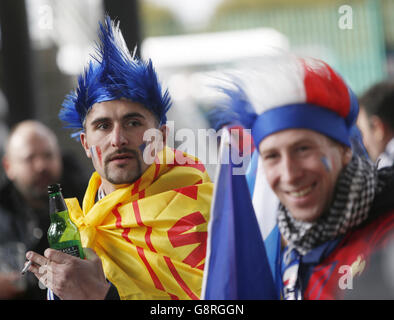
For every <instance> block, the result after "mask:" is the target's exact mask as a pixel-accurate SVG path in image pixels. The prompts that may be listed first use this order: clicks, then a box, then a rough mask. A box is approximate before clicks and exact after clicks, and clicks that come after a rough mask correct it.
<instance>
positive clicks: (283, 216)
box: [278, 156, 393, 255]
mask: <svg viewBox="0 0 394 320" xmlns="http://www.w3.org/2000/svg"><path fill="white" fill-rule="evenodd" d="M392 174H393V169H392V168H385V169H383V170H379V171H378V170H377V169H376V167H375V166H374V164H373V163H372V162H371V161H369V160H367V159H364V158H361V157H357V156H353V158H352V160H351V161H350V163H349V164H348V165H347V166H346V167H345V168H344V169H343V170H342V171H341V173H340V174H339V176H338V181H337V184H336V189H335V191H334V199H333V202H332V204H331V206H330V208H329V210H328V212H325V213H324V214H323V215H322V216H321V217H320V218H318V219H317V220H316V221H314V222H303V221H299V220H295V219H293V218H292V216H291V214H290V213H289V212H288V211H287V209H286V208H285V207H284V206H283V205H282V204H280V205H279V208H278V227H279V230H280V232H281V234H282V236H283V237H284V238H285V240H286V241H287V242H288V245H289V247H293V248H295V249H296V250H297V251H298V252H299V253H300V254H302V255H304V254H306V253H307V252H308V251H309V250H311V249H313V248H315V247H317V246H319V245H320V244H322V243H324V242H326V241H328V240H332V239H335V238H336V237H338V236H340V235H343V234H345V233H346V232H347V231H349V230H350V229H351V228H354V227H356V226H358V225H360V224H361V223H362V222H364V221H365V220H366V219H367V218H368V217H369V212H370V208H371V206H372V202H373V200H374V198H375V196H376V195H377V194H379V193H380V192H381V191H382V190H383V188H384V186H385V185H386V181H387V177H388V176H390V175H392Z"/></svg>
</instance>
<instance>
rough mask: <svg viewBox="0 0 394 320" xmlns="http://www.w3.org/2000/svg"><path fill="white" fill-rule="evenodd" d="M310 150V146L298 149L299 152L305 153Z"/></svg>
mask: <svg viewBox="0 0 394 320" xmlns="http://www.w3.org/2000/svg"><path fill="white" fill-rule="evenodd" d="M308 150H310V148H309V146H300V147H298V148H297V151H299V152H305V151H308Z"/></svg>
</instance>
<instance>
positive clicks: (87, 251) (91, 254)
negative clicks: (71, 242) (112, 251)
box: [82, 248, 99, 260]
mask: <svg viewBox="0 0 394 320" xmlns="http://www.w3.org/2000/svg"><path fill="white" fill-rule="evenodd" d="M82 249H83V253H84V255H85V258H86V259H87V260H96V259H99V256H98V255H97V254H96V252H95V251H94V250H93V249H91V248H82Z"/></svg>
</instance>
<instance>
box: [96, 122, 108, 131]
mask: <svg viewBox="0 0 394 320" xmlns="http://www.w3.org/2000/svg"><path fill="white" fill-rule="evenodd" d="M108 128H109V124H108V123H106V122H102V123H98V124H97V126H96V129H99V130H107V129H108Z"/></svg>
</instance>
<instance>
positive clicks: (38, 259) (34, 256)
mask: <svg viewBox="0 0 394 320" xmlns="http://www.w3.org/2000/svg"><path fill="white" fill-rule="evenodd" d="M26 259H27V260H30V261H32V262H33V264H36V265H38V266H42V265H45V264H47V263H48V259H46V258H45V257H43V256H42V255H40V254H38V253H36V252H34V251H28V252H27V253H26ZM30 267H31V266H30ZM29 270H30V268H29Z"/></svg>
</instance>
